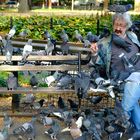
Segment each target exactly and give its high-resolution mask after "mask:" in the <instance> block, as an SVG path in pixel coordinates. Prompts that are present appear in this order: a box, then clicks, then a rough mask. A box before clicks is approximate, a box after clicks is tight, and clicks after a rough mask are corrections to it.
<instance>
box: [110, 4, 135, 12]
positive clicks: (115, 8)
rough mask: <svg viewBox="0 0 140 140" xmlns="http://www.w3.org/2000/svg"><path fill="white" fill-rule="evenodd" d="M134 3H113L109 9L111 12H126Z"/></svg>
mask: <svg viewBox="0 0 140 140" xmlns="http://www.w3.org/2000/svg"><path fill="white" fill-rule="evenodd" d="M132 7H133V6H132V4H127V5H119V4H113V5H110V6H109V8H108V9H109V10H110V11H111V12H116V13H125V12H127V11H129V10H131V9H132Z"/></svg>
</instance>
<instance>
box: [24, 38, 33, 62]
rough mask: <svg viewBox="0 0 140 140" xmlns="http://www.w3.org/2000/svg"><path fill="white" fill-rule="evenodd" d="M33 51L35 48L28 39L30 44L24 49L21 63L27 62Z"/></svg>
mask: <svg viewBox="0 0 140 140" xmlns="http://www.w3.org/2000/svg"><path fill="white" fill-rule="evenodd" d="M32 50H33V47H32V39H28V42H27V43H26V45H25V46H24V48H23V53H22V60H21V62H23V63H25V62H26V59H27V58H28V56H29V55H30V53H31V52H32Z"/></svg>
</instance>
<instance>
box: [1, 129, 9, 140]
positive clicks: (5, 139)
mask: <svg viewBox="0 0 140 140" xmlns="http://www.w3.org/2000/svg"><path fill="white" fill-rule="evenodd" d="M0 140H9V134H8V128H7V127H5V128H3V129H2V130H0Z"/></svg>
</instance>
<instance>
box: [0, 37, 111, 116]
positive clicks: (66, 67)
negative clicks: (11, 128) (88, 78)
mask: <svg viewBox="0 0 140 140" xmlns="http://www.w3.org/2000/svg"><path fill="white" fill-rule="evenodd" d="M26 42H27V40H25V39H23V40H22V39H13V40H12V44H13V46H14V47H20V48H23V46H24V45H25V44H26ZM45 44H46V41H44V40H42V41H41V40H33V49H40V50H43V49H44V46H45ZM59 44H61V42H57V45H58V46H57V48H58V49H60V46H59ZM69 45H70V47H69V49H70V51H71V52H75V53H79V52H80V54H81V55H80V57H79V56H78V55H48V56H42V55H41V56H39V55H30V56H29V57H28V58H27V60H28V61H48V62H55V61H56V60H57V61H58V60H60V61H61V62H65V61H67V60H70V61H75V60H77V62H79V59H80V61H83V60H86V59H87V58H86V55H85V52H89V49H88V48H82V47H81V46H82V44H78V43H69ZM21 59H22V56H19V55H17V56H15V55H13V56H12V61H13V62H19V61H21ZM5 60H6V57H5V56H0V63H2V62H3V61H5ZM80 69H81V70H84V71H87V70H88V67H87V65H82V64H81V65H80ZM56 70H57V71H78V70H79V64H78V65H72V64H63V63H62V64H61V65H57V64H55V63H54V64H52V65H28V66H27V65H18V63H16V64H14V65H3V64H1V65H0V71H10V72H19V71H56ZM27 93H33V94H47V95H48V98H53V100H55V101H57V99H58V97H59V96H63V97H65V98H73V100H77V101H78V99H77V95H76V94H75V90H73V89H56V88H55V87H53V88H52V87H51V88H50V87H48V88H44V87H39V88H37V89H32V88H31V87H18V88H17V89H16V90H7V88H4V87H0V94H27ZM88 93H89V95H90V96H98V95H101V96H103V97H104V99H103V101H102V102H101V104H100V105H92V104H91V103H88V102H87V101H85V100H83V101H82V105H83V106H84V105H85V106H86V107H87V106H90V107H93V108H95V109H99V108H106V107H112V106H113V105H114V100H113V99H112V98H110V97H109V96H108V94H106V92H100V91H94V90H92V91H91V90H89V91H88ZM53 96H54V97H53ZM24 113H25V112H24ZM24 113H23V116H24ZM25 114H26V115H25V116H28V115H29V114H28V113H25ZM11 115H13V114H11ZM15 115H17V114H15Z"/></svg>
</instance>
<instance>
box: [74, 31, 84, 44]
mask: <svg viewBox="0 0 140 140" xmlns="http://www.w3.org/2000/svg"><path fill="white" fill-rule="evenodd" d="M74 38H75V39H76V40H77V41H79V42H82V43H83V41H84V40H83V37H82V35H81V34H80V33H79V31H78V30H75V31H74Z"/></svg>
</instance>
